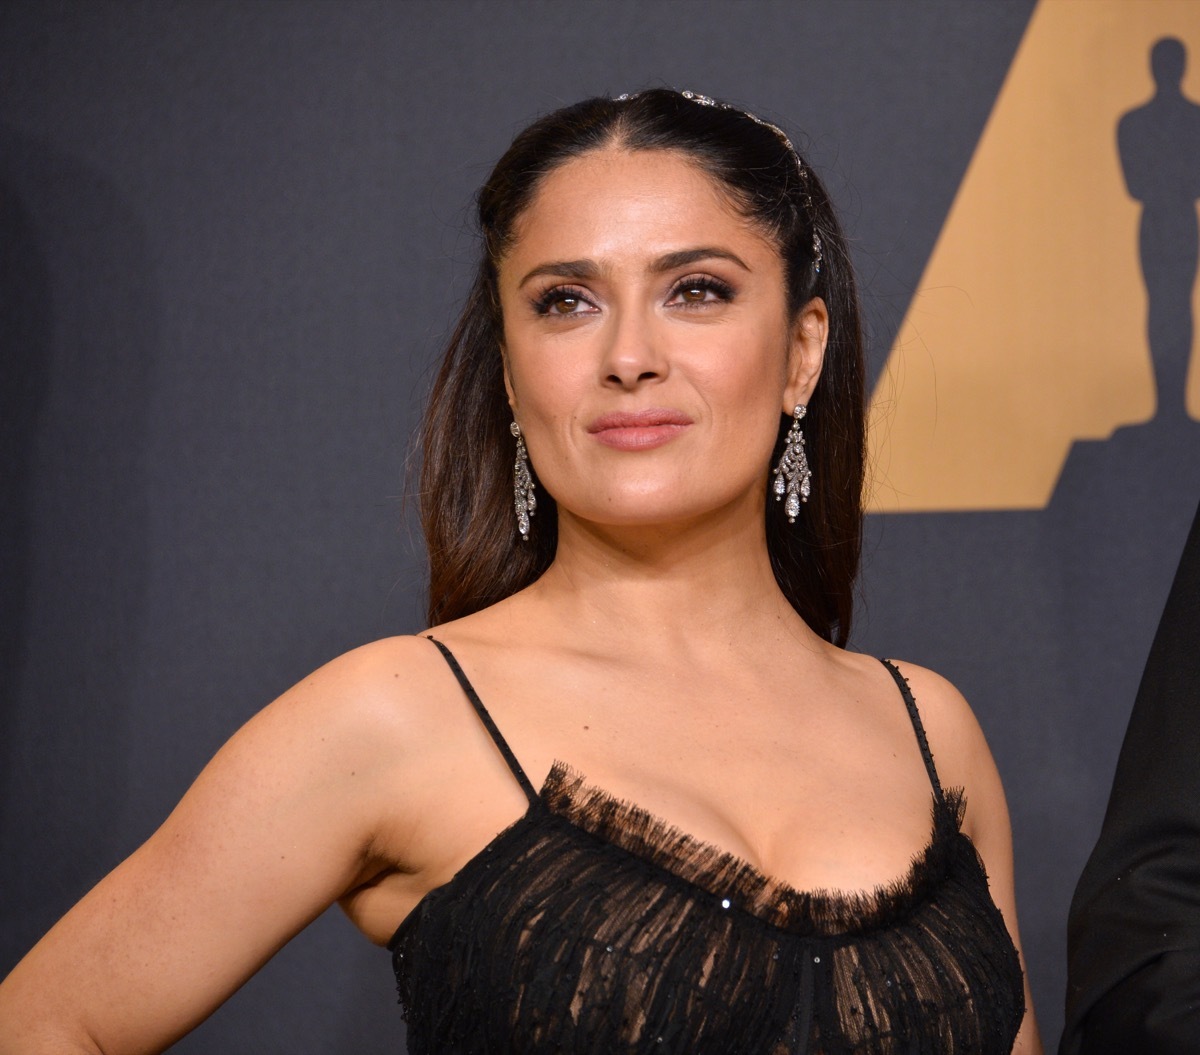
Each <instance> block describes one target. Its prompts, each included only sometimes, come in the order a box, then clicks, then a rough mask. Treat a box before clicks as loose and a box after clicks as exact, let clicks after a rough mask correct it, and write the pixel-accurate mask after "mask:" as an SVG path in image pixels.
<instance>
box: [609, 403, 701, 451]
mask: <svg viewBox="0 0 1200 1055" xmlns="http://www.w3.org/2000/svg"><path fill="white" fill-rule="evenodd" d="M691 424H692V419H691V418H689V417H688V416H687V415H686V414H683V413H681V412H680V411H678V410H667V409H664V408H661V407H652V408H650V409H649V410H637V411H622V412H619V413H613V414H602V415H601V416H600V417H598V418H596V419H595V421H593V422H592V423H591V424H590V425H588V432H589V433H591V435H593V436H595V437H596V439H597V440H598V441H599V442H600V443H603V444H604V445H605V446H606V447H612V448H613V449H614V450H619V451H644V450H649V449H650V448H652V447H661V446H662V445H663V444H664V443H670V441H671V440H673V439H674V438H675V437H676V436H678V435H679V434H680V433H681V432H683V431H684V430H685V429H686V428H688V427H689V426H690V425H691Z"/></svg>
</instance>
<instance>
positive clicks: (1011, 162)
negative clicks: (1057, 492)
mask: <svg viewBox="0 0 1200 1055" xmlns="http://www.w3.org/2000/svg"><path fill="white" fill-rule="evenodd" d="M1164 38H1172V39H1173V40H1174V45H1173V46H1172V47H1170V48H1165V49H1164V48H1160V49H1159V50H1158V51H1157V52H1155V55H1156V58H1155V63H1156V65H1155V67H1154V71H1153V75H1152V68H1151V55H1152V51H1154V49H1155V45H1156V43H1159V42H1161V41H1163V39H1164ZM1168 52H1170V54H1167V53H1168ZM1179 53H1183V54H1185V55H1186V59H1187V61H1186V65H1185V72H1184V74H1183V78H1182V82H1181V83H1180V82H1179V79H1178V77H1177V76H1176V77H1175V84H1174V85H1172V84H1170V83H1167V82H1168V81H1169V80H1170V67H1171V63H1172V62H1173V61H1175V59H1177V58H1178V57H1179ZM1164 56H1166V59H1167V60H1170V61H1164ZM1179 65H1180V66H1183V65H1184V63H1182V62H1180V63H1179ZM1164 69H1167V71H1168V72H1167V76H1166V80H1164V76H1163V70H1164ZM1156 78H1157V83H1156ZM1168 96H1169V98H1166V97H1168ZM1195 101H1200V2H1197V0H1155V2H1150V0H1088V2H1087V3H1083V2H1072V0H1042V2H1041V3H1040V4H1039V5H1038V7H1037V8H1036V10H1035V11H1034V13H1033V16H1032V18H1031V19H1030V22H1029V25H1028V27H1027V28H1026V31H1025V35H1024V38H1023V39H1022V41H1021V45H1020V47H1019V48H1018V50H1017V53H1016V56H1015V57H1014V59H1013V63H1012V66H1011V68H1010V69H1009V72H1008V76H1007V77H1006V79H1005V82H1004V85H1003V87H1002V88H1001V90H1000V93H999V95H998V97H997V99H996V102H995V105H994V106H993V109H992V113H991V116H990V117H989V119H988V122H987V124H986V126H985V128H984V131H983V135H982V136H981V138H980V141H979V144H978V146H977V148H976V150H975V154H974V156H973V157H972V159H971V163H970V165H969V166H968V168H967V172H966V175H965V176H964V178H963V182H962V185H961V186H960V187H959V191H958V194H957V197H956V198H955V201H954V203H953V205H952V207H951V209H950V212H949V214H948V215H947V218H946V221H945V224H944V226H943V228H942V231H941V234H940V235H939V237H938V240H937V242H936V244H935V246H934V250H933V253H932V255H931V257H930V260H929V263H928V265H927V266H926V269H925V272H924V274H923V275H922V277H921V280H920V283H919V285H918V287H917V291H916V294H915V296H914V298H913V300H912V303H911V304H910V306H909V309H908V312H907V314H906V315H905V318H904V320H903V323H902V324H901V327H900V330H899V332H898V335H897V337H896V341H895V343H894V345H893V347H892V349H891V352H890V354H889V356H888V360H887V363H886V365H885V367H884V370H883V372H882V374H881V375H880V379H879V381H878V383H877V385H876V388H875V391H874V392H873V394H872V398H871V410H870V422H871V432H870V436H871V439H870V443H871V458H872V478H871V481H870V483H869V485H868V495H867V498H868V508H870V509H871V510H872V511H873V512H935V511H954V510H960V511H961V510H989V509H1041V508H1044V507H1045V506H1046V505H1047V504H1048V503H1049V501H1050V498H1051V495H1052V494H1053V493H1054V488H1055V484H1056V483H1057V481H1058V477H1059V474H1060V473H1061V471H1062V468H1063V465H1064V463H1065V462H1066V459H1067V455H1068V454H1069V452H1070V450H1071V445H1072V444H1073V443H1074V442H1075V441H1077V440H1103V439H1107V438H1108V437H1110V436H1111V435H1112V433H1113V432H1114V430H1116V429H1118V428H1120V427H1122V426H1127V425H1139V424H1144V423H1146V422H1149V421H1150V420H1151V419H1153V418H1154V417H1155V415H1156V413H1160V412H1161V413H1166V412H1167V411H1168V410H1171V411H1173V412H1174V413H1175V414H1177V415H1178V416H1180V417H1182V416H1183V415H1184V414H1185V413H1186V414H1187V415H1190V416H1191V417H1192V418H1196V419H1200V365H1198V364H1197V358H1198V357H1197V356H1196V355H1195V354H1194V350H1193V349H1191V348H1185V349H1182V351H1181V352H1180V354H1179V356H1178V357H1177V358H1178V363H1177V364H1176V367H1177V368H1175V367H1173V368H1172V369H1174V373H1173V374H1171V375H1170V376H1171V377H1172V378H1175V377H1176V375H1177V378H1178V380H1177V381H1172V383H1173V384H1174V385H1175V387H1176V389H1177V390H1176V391H1166V388H1165V386H1166V384H1167V381H1166V377H1167V373H1166V372H1165V371H1164V367H1163V364H1162V362H1160V363H1159V365H1158V374H1159V376H1158V385H1159V386H1163V390H1162V391H1159V390H1158V387H1156V365H1155V362H1154V361H1152V358H1151V348H1150V345H1149V343H1148V339H1147V319H1148V314H1147V312H1148V296H1147V282H1149V274H1150V272H1149V271H1147V279H1146V281H1145V282H1144V281H1143V270H1142V260H1141V258H1140V256H1139V252H1140V251H1141V252H1146V253H1148V252H1150V251H1151V250H1150V249H1149V248H1148V246H1149V245H1150V243H1151V242H1152V241H1153V237H1152V236H1153V228H1154V222H1153V221H1154V217H1155V216H1156V215H1159V213H1153V212H1152V211H1151V210H1152V209H1155V208H1158V206H1156V205H1154V203H1153V202H1152V201H1151V200H1150V199H1151V197H1152V194H1150V192H1144V191H1143V190H1141V189H1140V185H1139V177H1138V174H1137V172H1138V170H1137V166H1136V165H1134V164H1133V163H1132V162H1131V161H1130V159H1129V157H1128V155H1129V150H1128V149H1127V147H1128V143H1127V142H1126V143H1123V145H1122V150H1123V151H1124V153H1125V154H1126V157H1125V165H1124V168H1123V163H1122V152H1121V151H1119V150H1118V142H1117V127H1118V123H1119V122H1121V120H1122V117H1123V116H1124V115H1126V114H1129V113H1130V112H1131V111H1138V110H1143V111H1145V113H1146V115H1147V116H1146V117H1145V118H1144V119H1143V118H1138V119H1136V120H1135V119H1133V118H1131V119H1130V121H1129V122H1126V126H1125V127H1126V128H1127V130H1128V129H1130V128H1133V126H1134V125H1136V124H1137V123H1138V122H1139V121H1143V122H1148V121H1150V120H1151V118H1152V117H1154V115H1155V114H1156V113H1157V112H1158V110H1161V109H1163V108H1164V107H1163V105H1162V104H1164V102H1167V103H1171V104H1172V105H1173V106H1174V110H1173V111H1172V112H1173V113H1184V114H1185V116H1186V115H1187V114H1190V112H1191V111H1190V110H1189V109H1188V108H1189V107H1192V106H1193V104H1194V102H1195ZM1151 102H1156V103H1158V104H1160V105H1159V106H1158V107H1157V109H1156V108H1155V107H1151V106H1150V105H1149V104H1150V103H1151ZM1197 113H1198V114H1200V108H1197ZM1187 120H1188V121H1189V122H1190V117H1188V118H1187ZM1122 137H1123V140H1129V138H1130V136H1129V135H1128V134H1127V132H1123V133H1122ZM1180 149H1182V146H1181V147H1180ZM1198 149H1200V147H1198ZM1179 167H1180V166H1179V165H1176V168H1179ZM1144 168H1145V166H1144V165H1143V169H1144ZM1151 171H1152V172H1153V171H1155V170H1154V169H1153V167H1152V169H1151ZM1197 177H1200V166H1197ZM1161 182H1162V181H1161V180H1160V183H1161ZM1177 182H1179V181H1178V180H1177ZM1177 197H1178V195H1177ZM1175 209H1176V211H1175V213H1173V214H1171V217H1178V216H1179V215H1180V213H1179V209H1183V210H1184V211H1183V214H1182V215H1183V217H1184V219H1183V221H1182V224H1181V223H1179V222H1178V221H1177V220H1176V219H1174V218H1172V219H1170V221H1169V222H1166V223H1164V224H1160V225H1159V226H1160V227H1165V228H1166V229H1170V230H1184V231H1185V232H1186V231H1187V230H1189V229H1191V230H1194V228H1195V224H1196V212H1195V201H1194V200H1191V201H1190V202H1188V203H1185V204H1184V205H1182V206H1179V205H1176V206H1175ZM1189 210H1190V212H1189ZM1160 212H1161V210H1160ZM1164 215H1165V214H1164ZM1189 223H1190V224H1191V228H1189V227H1188V224H1189ZM1148 230H1149V231H1150V235H1148V234H1147V231H1148ZM1139 236H1140V241H1139ZM1148 238H1149V241H1148ZM1185 240H1186V239H1185ZM1185 248H1186V247H1185ZM1184 255H1186V252H1185V253H1184ZM1193 277H1194V272H1193ZM1186 283H1187V279H1186V277H1185V278H1184V279H1183V284H1182V286H1181V283H1180V282H1178V281H1177V282H1176V283H1175V284H1176V286H1181V288H1183V289H1184V293H1183V297H1184V298H1185V301H1184V303H1183V305H1182V306H1183V309H1184V313H1185V315H1186V310H1187V307H1188V304H1190V305H1191V318H1192V319H1198V318H1200V307H1198V306H1197V300H1198V299H1200V298H1197V296H1196V291H1195V288H1194V284H1193V285H1192V286H1188V285H1187V284H1186ZM1153 293H1154V291H1153V289H1152V290H1151V294H1152V295H1153ZM1189 297H1190V300H1189V299H1187V298H1189ZM1159 303H1160V304H1161V303H1163V297H1160V299H1159ZM1160 310H1162V309H1161V308H1160ZM1152 329H1153V327H1152ZM1186 332H1187V333H1189V334H1190V333H1191V329H1190V327H1189V328H1187V329H1186ZM1155 355H1156V357H1159V358H1161V352H1159V351H1156V352H1155ZM1189 362H1190V368H1189V366H1188V363H1189ZM1179 387H1183V388H1184V391H1182V392H1181V391H1178V388H1179Z"/></svg>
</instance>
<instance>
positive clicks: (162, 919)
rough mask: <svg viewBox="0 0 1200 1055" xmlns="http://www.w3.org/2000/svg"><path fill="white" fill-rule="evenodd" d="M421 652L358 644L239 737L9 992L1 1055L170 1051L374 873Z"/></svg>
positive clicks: (21, 970) (15, 977) (1, 998)
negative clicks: (375, 841) (413, 663)
mask: <svg viewBox="0 0 1200 1055" xmlns="http://www.w3.org/2000/svg"><path fill="white" fill-rule="evenodd" d="M410 640H411V639H410ZM420 648H421V646H419V645H417V646H415V649H420ZM415 649H414V646H413V645H412V644H410V643H406V642H403V641H396V642H380V643H378V644H377V645H374V646H367V647H366V648H364V649H360V650H357V651H356V652H354V653H349V654H348V655H346V656H343V657H341V658H339V659H338V660H335V661H334V662H333V663H331V664H329V665H327V666H326V667H324V668H322V669H321V670H319V671H317V672H316V673H315V674H313V675H312V676H311V677H309V678H308V679H306V680H305V681H304V682H302V683H301V684H299V685H297V686H296V687H295V688H293V689H292V690H290V691H289V692H288V693H286V694H285V695H284V696H282V697H280V698H279V699H278V700H276V701H275V702H274V703H273V704H271V705H270V706H269V707H267V708H265V709H264V710H263V711H262V712H260V713H259V714H258V715H256V716H255V717H254V718H253V719H251V720H250V721H249V722H248V723H247V724H246V725H245V726H244V727H243V728H242V729H241V730H239V731H238V732H237V733H236V734H235V735H234V736H233V737H232V738H231V739H230V740H229V742H228V743H226V744H225V746H224V747H222V748H221V750H220V751H219V752H218V753H217V755H216V756H215V757H214V758H213V760H212V761H211V762H210V763H209V764H208V765H207V766H206V767H205V769H204V770H203V772H202V773H201V774H200V776H199V777H198V778H197V779H196V781H195V783H194V784H193V785H192V787H191V788H190V789H189V790H188V792H187V794H186V795H185V796H184V797H183V799H182V800H181V801H180V803H179V805H178V806H177V807H176V808H175V810H174V811H173V812H172V813H171V815H170V816H169V817H168V818H167V820H166V821H165V822H164V823H163V825H162V827H161V828H159V830H158V831H157V832H155V833H154V835H153V836H152V837H151V838H150V839H149V840H148V841H147V842H146V843H145V844H144V845H143V846H142V847H141V848H140V849H139V850H137V852H136V853H134V854H133V855H132V856H131V857H130V858H128V859H127V860H126V861H124V862H123V863H122V864H121V865H119V866H118V867H117V868H116V869H114V871H113V872H112V873H111V874H109V875H108V876H107V877H106V878H105V879H104V880H103V881H102V882H101V883H99V884H98V885H97V886H96V887H95V888H94V889H93V890H92V891H91V892H90V893H89V894H88V895H87V896H86V897H85V898H84V899H83V900H82V901H80V903H79V904H78V905H76V906H75V907H74V908H73V909H72V910H71V911H70V912H69V913H68V914H67V915H66V916H64V917H63V919H62V920H61V921H59V923H58V924H57V925H56V926H55V927H54V928H53V929H52V930H51V931H50V932H49V933H48V934H47V935H46V937H45V938H43V939H42V941H41V942H39V943H38V945H37V946H35V948H34V949H33V950H32V951H31V952H30V954H29V955H28V956H27V957H26V958H25V959H24V960H23V961H22V962H21V963H20V964H19V965H18V966H17V967H16V968H15V969H14V971H13V972H12V974H11V975H10V976H9V977H8V978H7V979H6V980H5V981H4V983H3V985H0V1055H15V1053H17V1052H20V1053H21V1055H31V1053H35V1052H39V1053H40V1052H43V1051H45V1052H50V1051H54V1052H65V1051H70V1050H77V1051H97V1052H103V1053H105V1055H117V1053H120V1055H126V1053H134V1052H154V1051H160V1050H162V1049H163V1048H164V1047H166V1046H168V1045H169V1044H170V1043H171V1042H173V1041H174V1040H175V1039H177V1038H178V1037H179V1036H181V1035H182V1034H183V1033H185V1032H187V1031H188V1030H189V1029H191V1028H192V1027H194V1026H195V1025H197V1024H198V1023H199V1022H200V1021H202V1020H203V1019H204V1018H205V1017H207V1016H208V1015H209V1014H210V1013H211V1012H212V1011H213V1010H214V1009H215V1008H216V1007H217V1006H218V1005H219V1004H220V1003H221V1002H222V1001H223V1000H224V999H226V998H227V997H228V996H229V995H230V994H231V993H232V992H233V991H234V990H236V989H237V988H238V987H239V986H240V985H241V984H242V983H243V982H244V981H245V980H246V979H247V978H248V977H249V976H250V975H251V974H253V973H254V971H255V970H257V969H258V968H259V967H260V966H261V965H262V964H263V963H264V962H265V961H266V960H267V959H268V958H270V956H271V955H272V954H273V953H275V952H276V951H277V950H278V949H279V948H281V947H282V946H283V945H284V944H285V943H286V942H287V941H288V939H289V938H291V937H292V936H293V935H294V934H295V933H296V932H297V931H299V930H300V929H301V928H302V927H304V926H305V925H306V924H307V923H308V922H310V921H311V920H312V919H314V918H315V917H316V916H317V915H319V914H320V913H321V912H322V911H323V910H324V909H325V908H327V907H328V906H329V905H330V904H331V903H332V902H333V901H335V900H336V899H337V898H338V897H339V896H340V895H342V894H343V893H345V892H346V891H347V890H348V889H351V888H352V887H353V886H355V885H357V884H358V883H361V882H363V881H364V880H365V879H367V878H369V871H370V869H371V868H372V867H373V866H372V863H371V861H370V847H371V842H372V837H373V835H374V834H375V830H376V826H377V825H378V824H379V823H380V820H381V817H382V815H383V811H384V809H385V807H384V805H383V803H384V801H385V798H386V797H387V792H388V790H389V787H392V788H394V769H395V766H396V764H397V759H398V758H401V757H402V755H403V752H404V742H405V739H406V737H405V729H404V715H405V712H406V708H405V706H404V696H403V693H402V691H401V689H400V686H406V691H408V693H409V694H410V695H411V694H412V693H413V691H414V680H413V679H411V678H408V677H407V676H405V677H399V678H397V677H394V674H395V673H399V672H400V670H399V668H401V667H404V666H405V659H406V657H407V656H415V655H416V651H415ZM418 665H420V664H418ZM407 673H408V672H407V671H406V672H405V674H406V675H407ZM419 687H420V679H419V678H418V679H416V683H415V689H416V690H418V691H419ZM397 808H401V809H402V804H398V803H396V802H395V799H394V796H393V797H392V798H391V801H390V809H391V811H392V813H393V814H394V812H395V810H396V809H397ZM375 867H378V866H375Z"/></svg>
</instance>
